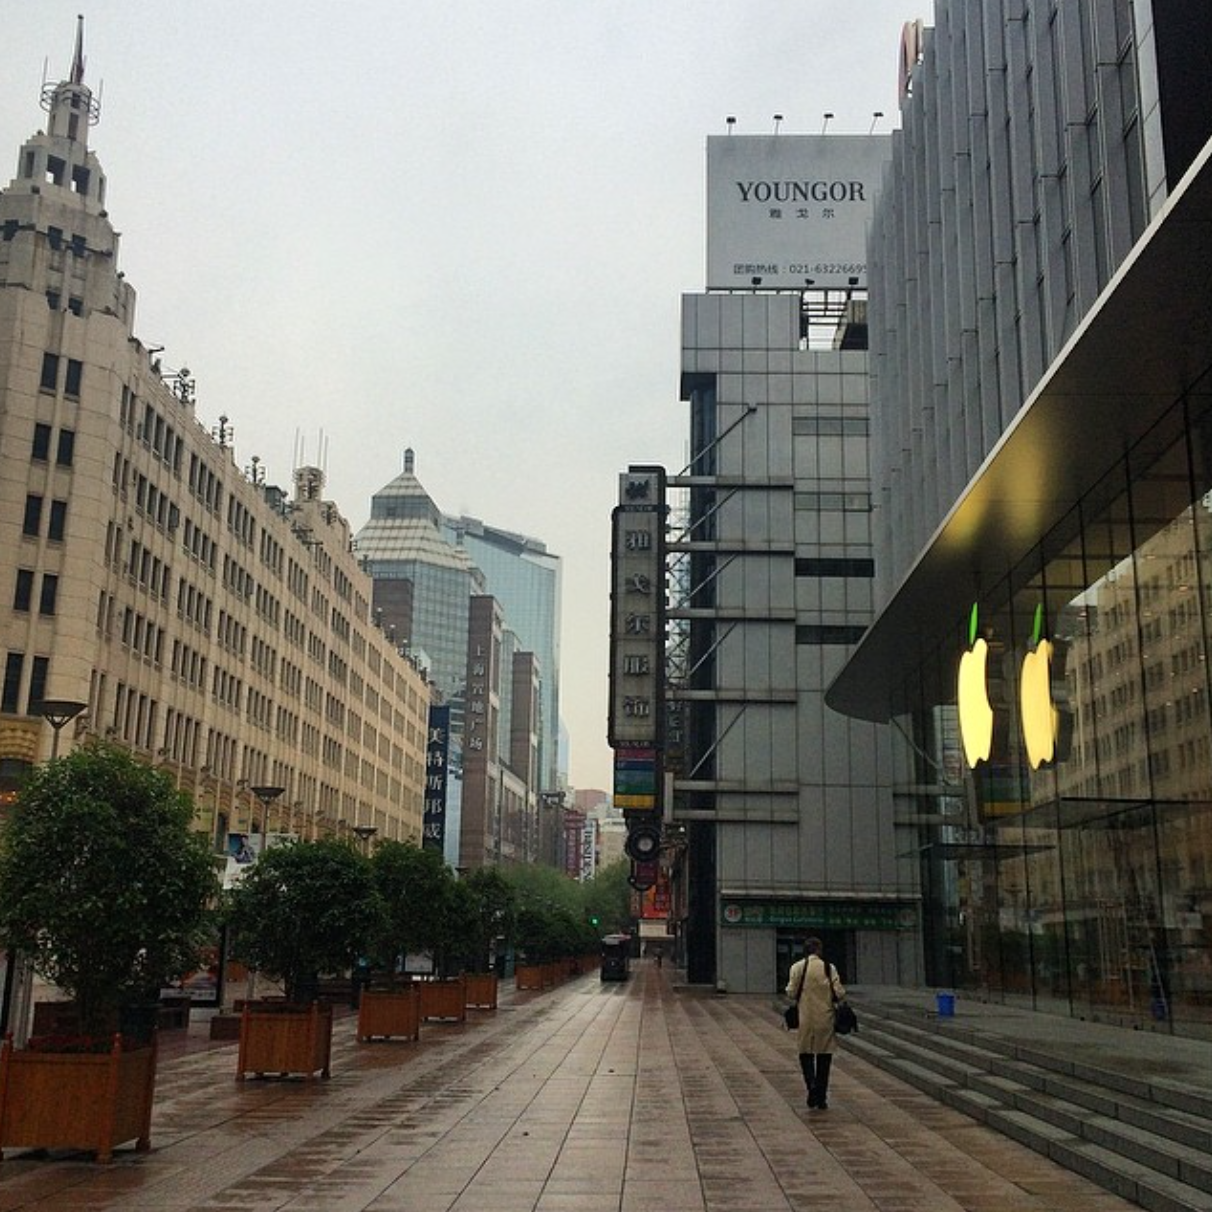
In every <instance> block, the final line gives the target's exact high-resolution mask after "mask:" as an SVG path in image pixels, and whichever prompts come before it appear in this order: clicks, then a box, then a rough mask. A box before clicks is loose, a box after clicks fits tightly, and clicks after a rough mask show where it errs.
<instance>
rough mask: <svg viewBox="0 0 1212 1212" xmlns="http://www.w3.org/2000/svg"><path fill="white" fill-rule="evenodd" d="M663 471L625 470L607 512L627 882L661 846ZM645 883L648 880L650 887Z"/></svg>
mask: <svg viewBox="0 0 1212 1212" xmlns="http://www.w3.org/2000/svg"><path fill="white" fill-rule="evenodd" d="M665 518H666V505H665V469H664V468H663V467H629V468H628V469H627V471H626V472H625V473H624V474H623V475H622V476H620V477H619V503H618V505H617V506H616V507H615V510H614V512H613V514H612V549H611V595H610V597H611V602H610V722H609V738H608V739H609V741H610V745H611V747H612V748H613V749H614V752H615V759H614V802H615V806H616V807H619V808H622V809H623V812H624V815H625V816H626V819H627V828H628V846H627V853H628V854H629V856H630V857H631V858H632V859H633V866H632V874H633V882H634V880H635V878H636V874H637V871H638V869H639V868H641V867H643V869H644V875H645V879H646V878H647V876H648V873H649V869H650V868H654V867H655V863H654V862H653V863H640V862H638V861H635V860H637V859H639V858H641V857H643V858H651V859H655V857H656V852H657V850H658V849H659V846H660V821H661V813H660V807H661V805H660V795H659V791H660V785H661V780H660V777H659V764H658V757H659V750H660V748H661V744H662V739H663V738H662V733H663V723H664V705H665ZM649 886H650V885H649Z"/></svg>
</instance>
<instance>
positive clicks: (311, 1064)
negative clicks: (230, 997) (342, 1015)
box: [236, 1001, 332, 1081]
mask: <svg viewBox="0 0 1212 1212" xmlns="http://www.w3.org/2000/svg"><path fill="white" fill-rule="evenodd" d="M331 1056H332V1006H330V1005H325V1004H323V1003H321V1002H312V1003H311V1004H310V1005H306V1006H300V1005H294V1004H292V1003H290V1002H256V1001H253V1002H245V1003H244V1008H243V1010H242V1011H241V1017H240V1051H239V1056H238V1057H237V1059H236V1080H237V1081H243V1080H244V1076H245V1074H247V1073H255V1074H256V1075H257V1076H258V1077H264V1076H265V1074H267V1073H281V1074H286V1073H302V1074H303V1075H304V1076H305V1077H307V1078H311V1077H312V1076H313V1075H314V1074H315V1073H316V1071H317V1070H318V1071H319V1073H320V1076H321V1077H328V1076H330V1069H329V1062H330V1058H331Z"/></svg>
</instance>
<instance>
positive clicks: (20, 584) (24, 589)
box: [13, 568, 59, 615]
mask: <svg viewBox="0 0 1212 1212" xmlns="http://www.w3.org/2000/svg"><path fill="white" fill-rule="evenodd" d="M37 580H38V576H37V573H35V572H34V571H33V569H30V568H18V569H17V585H16V588H15V589H14V591H13V609H14V610H16V611H18V612H19V613H21V614H29V612H30V608H31V607H32V605H33V601H34V585H35V582H36V581H37ZM58 596H59V578H58V577H57V576H56V575H55V574H54V573H50V572H44V573H43V574H42V577H41V585H40V591H39V593H38V613H39V614H45V615H53V614H54V613H55V605H56V600H57V598H58Z"/></svg>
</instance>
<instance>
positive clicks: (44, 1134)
mask: <svg viewBox="0 0 1212 1212" xmlns="http://www.w3.org/2000/svg"><path fill="white" fill-rule="evenodd" d="M155 1088H156V1044H155V1040H154V1037H153V1041H152V1043H151V1045H150V1046H148V1047H145V1048H136V1049H134V1050H132V1051H130V1052H123V1051H122V1046H121V1037H120V1036H117V1035H115V1036H114V1043H113V1047H112V1048H111V1049H110V1051H109V1052H100V1053H92V1054H83V1053H65V1052H31V1051H20V1052H18V1051H17V1050H15V1049H14V1048H13V1044H12V1040H11V1039H8V1040H5V1042H4V1046H3V1048H0V1149H7V1148H10V1147H16V1148H29V1149H88V1150H92V1151H94V1152H95V1153H96V1155H97V1161H99V1162H109V1161H111V1160H112V1158H113V1150H114V1146H115V1145H121V1144H124V1143H125V1142H126V1141H129V1140H133V1141H134V1142H135V1148H136V1149H137V1150H138V1151H139V1152H140V1153H143V1152H146V1151H147V1150H148V1149H150V1148H151V1116H152V1097H153V1095H154V1093H155ZM0 1156H2V1154H0Z"/></svg>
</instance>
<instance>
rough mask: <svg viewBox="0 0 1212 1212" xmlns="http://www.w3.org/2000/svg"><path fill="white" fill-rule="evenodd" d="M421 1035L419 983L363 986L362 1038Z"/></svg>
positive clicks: (359, 1033) (405, 1037) (419, 1036)
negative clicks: (392, 987) (365, 987)
mask: <svg viewBox="0 0 1212 1212" xmlns="http://www.w3.org/2000/svg"><path fill="white" fill-rule="evenodd" d="M376 1037H377V1038H381V1039H392V1038H393V1037H400V1038H403V1039H420V1038H421V996H420V994H419V993H418V992H417V986H416V985H405V986H403V988H400V989H363V990H362V1000H361V1003H360V1005H359V1006H358V1039H360V1040H370V1039H375V1038H376Z"/></svg>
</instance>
